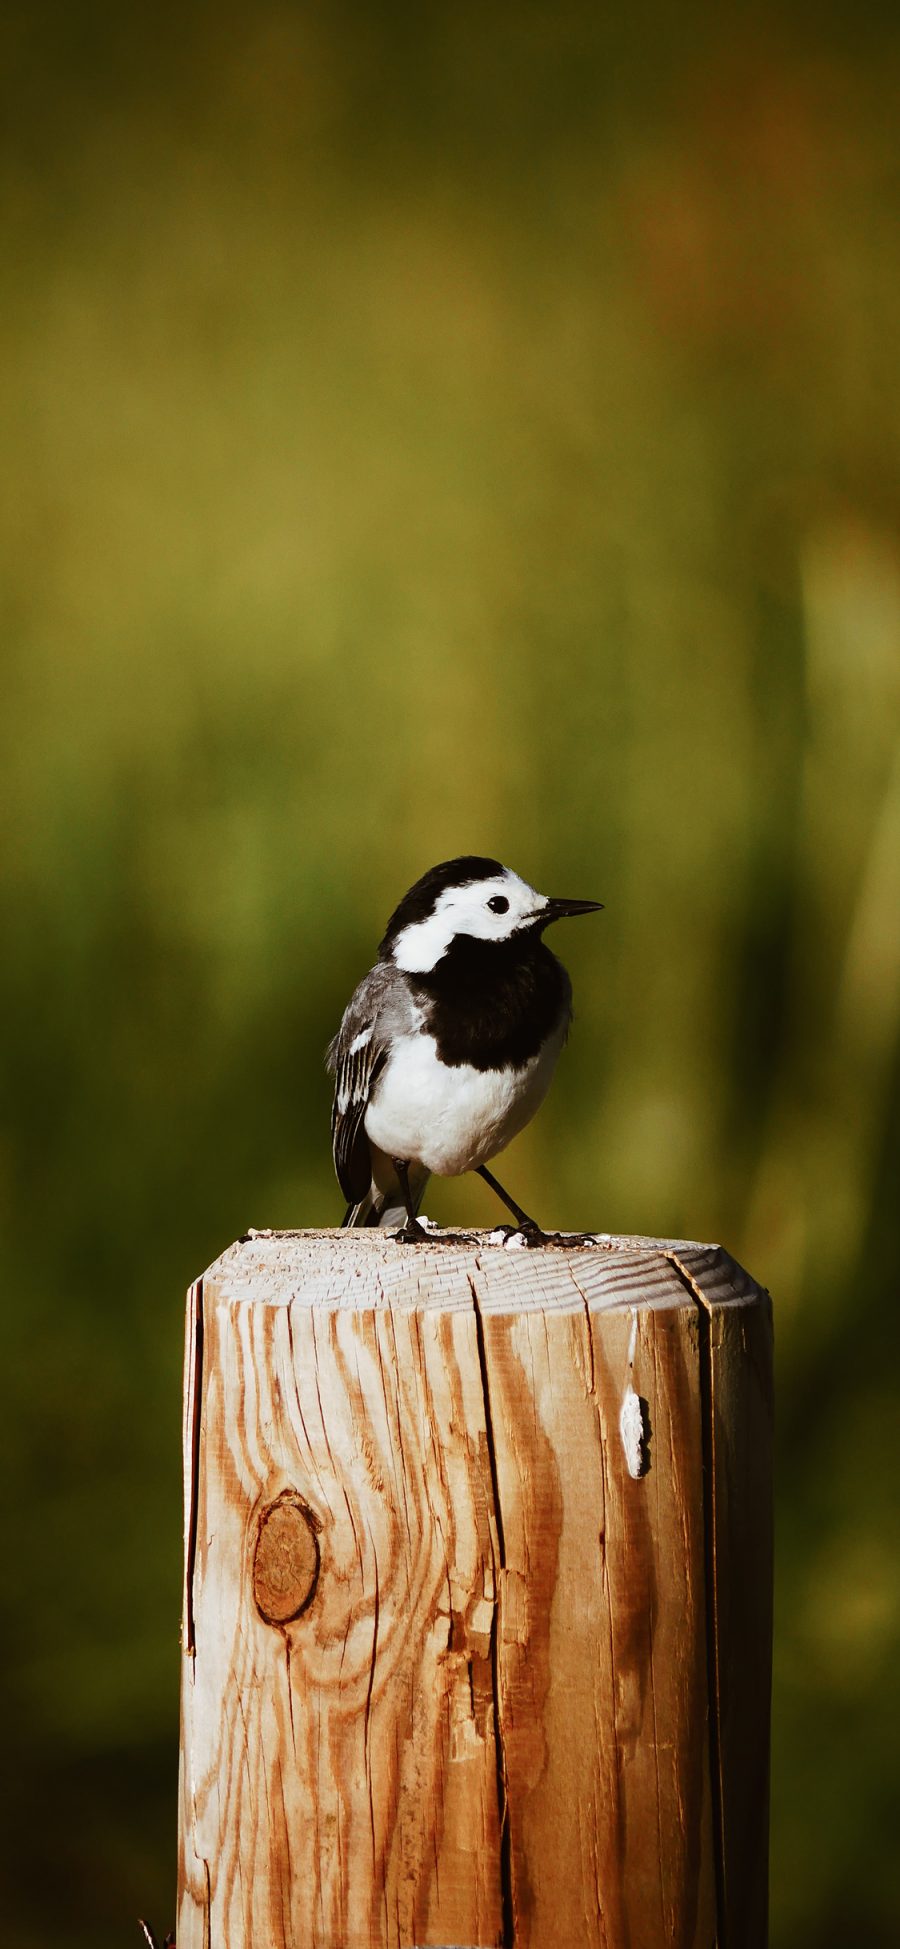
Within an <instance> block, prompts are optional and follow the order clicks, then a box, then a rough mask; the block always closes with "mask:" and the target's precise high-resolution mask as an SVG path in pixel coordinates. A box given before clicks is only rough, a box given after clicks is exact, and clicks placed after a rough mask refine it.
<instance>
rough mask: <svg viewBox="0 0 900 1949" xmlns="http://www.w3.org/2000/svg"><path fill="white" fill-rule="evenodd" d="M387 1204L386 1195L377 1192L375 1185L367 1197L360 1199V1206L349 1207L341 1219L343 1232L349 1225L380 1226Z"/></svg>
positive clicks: (367, 1193)
mask: <svg viewBox="0 0 900 1949" xmlns="http://www.w3.org/2000/svg"><path fill="white" fill-rule="evenodd" d="M386 1203H387V1199H386V1198H385V1196H384V1193H383V1192H382V1191H377V1190H376V1188H375V1186H374V1184H373V1186H372V1189H371V1191H367V1192H366V1195H365V1197H364V1198H360V1201H359V1204H357V1205H348V1206H347V1209H346V1211H345V1213H344V1216H343V1218H342V1219H341V1230H342V1231H343V1229H344V1227H345V1226H349V1225H380V1224H381V1214H382V1212H383V1210H384V1207H385V1205H386Z"/></svg>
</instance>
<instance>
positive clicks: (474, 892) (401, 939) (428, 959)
mask: <svg viewBox="0 0 900 1949" xmlns="http://www.w3.org/2000/svg"><path fill="white" fill-rule="evenodd" d="M492 900H493V901H494V902H495V903H496V907H492V906H491V904H490V903H491V901H492ZM501 902H504V903H505V905H503V906H502V907H501ZM546 905H547V896H546V894H544V893H536V892H535V889H534V887H530V886H529V885H528V884H527V882H526V881H525V880H520V879H519V875H518V873H513V872H511V871H510V870H509V868H507V869H506V870H505V871H504V872H503V873H497V874H495V875H494V876H493V878H492V879H490V880H473V881H472V882H471V884H470V885H469V886H464V887H447V889H446V890H445V892H444V893H441V894H439V895H438V898H437V901H436V904H435V909H434V913H433V914H429V916H428V919H427V920H418V921H414V922H413V924H412V925H411V926H410V927H404V929H403V932H402V934H398V936H397V939H396V940H395V942H394V946H393V951H392V952H393V960H394V962H395V964H396V966H397V967H398V968H403V969H404V970H405V972H406V973H407V974H428V973H429V972H430V970H431V969H432V968H434V967H436V966H437V963H438V962H439V961H440V960H441V958H442V956H443V955H445V954H446V952H447V949H448V947H449V946H450V943H451V941H452V940H454V939H455V937H456V935H457V934H467V935H469V936H470V937H471V938H472V939H473V940H476V941H508V940H509V938H510V936H511V935H512V934H515V933H516V932H517V930H518V929H519V928H520V927H525V926H527V925H528V924H529V922H530V921H532V920H534V919H535V917H536V915H538V914H539V913H541V911H542V910H543V908H544V907H546ZM496 908H500V911H499V912H498V911H496Z"/></svg>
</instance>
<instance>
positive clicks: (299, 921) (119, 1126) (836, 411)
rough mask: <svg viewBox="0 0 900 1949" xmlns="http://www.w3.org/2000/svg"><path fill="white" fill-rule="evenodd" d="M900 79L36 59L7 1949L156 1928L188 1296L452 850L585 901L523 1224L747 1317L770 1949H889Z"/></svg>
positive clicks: (615, 47) (445, 51)
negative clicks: (773, 1469)
mask: <svg viewBox="0 0 900 1949" xmlns="http://www.w3.org/2000/svg"><path fill="white" fill-rule="evenodd" d="M897 26H898V16H897V14H896V11H895V10H893V9H887V8H879V7H876V6H874V5H871V4H866V0H858V4H857V5H855V6H854V7H853V8H851V7H850V6H849V5H847V6H844V7H838V6H835V5H833V4H829V0H824V4H822V5H820V6H819V7H817V8H813V7H812V6H809V5H801V4H796V5H792V4H790V0H789V4H787V5H778V6H775V5H774V4H772V5H771V6H767V5H765V4H763V6H761V7H755V8H742V7H738V8H737V9H725V10H722V9H714V8H712V7H711V6H709V7H696V6H693V7H692V6H691V5H690V4H688V5H687V6H686V7H681V8H676V9H673V8H666V7H664V6H663V5H662V3H661V0H648V4H646V5H644V6H639V7H629V8H598V7H593V6H589V5H587V4H586V0H584V3H583V4H582V0H570V3H567V0H562V4H560V5H555V6H552V7H551V6H548V5H536V4H534V3H533V0H517V3H516V5H514V6H513V5H512V4H506V0H502V3H501V4H499V5H496V6H491V7H486V8H485V7H480V6H475V5H472V4H470V3H469V0H453V4H450V0H440V4H438V5H437V6H435V7H431V8H425V9H412V8H406V7H405V6H399V5H398V6H396V7H393V8H391V7H388V8H387V9H378V8H372V7H365V8H364V7H362V6H360V7H358V8H354V7H353V6H351V5H350V4H344V5H340V4H338V5H336V6H333V7H330V8H329V7H327V6H326V7H325V8H313V7H311V6H302V7H301V6H294V5H292V4H289V0H282V3H281V4H276V3H275V0H259V3H258V4H256V5H254V6H253V7H239V6H236V5H234V4H232V0H220V3H219V4H217V5H216V6H215V7H213V6H212V5H206V4H204V5H198V6H196V7H190V6H188V7H187V8H186V9H185V8H182V7H179V8H174V7H173V8H171V10H170V9H169V8H168V7H167V6H165V5H159V4H157V5H156V6H154V7H153V8H143V7H141V6H138V7H122V6H121V5H116V6H113V5H112V4H111V0H110V4H103V3H102V0H96V4H94V3H93V0H71V4H67V5H63V4H61V0H60V4H59V5H52V4H47V0H12V3H11V4H10V5H8V6H7V7H5V8H4V10H3V19H2V27H0V36H2V61H0V68H2V73H3V76H4V86H5V89H6V93H7V100H6V103H5V107H4V112H3V116H2V136H0V142H2V181H3V192H4V196H3V205H4V213H5V214H4V225H5V236H4V244H3V250H2V256H0V282H2V306H0V368H2V373H3V382H2V389H0V423H2V451H3V471H2V489H0V492H2V548H3V575H2V597H0V600H2V605H3V625H2V656H3V670H4V674H3V691H2V698H3V712H2V725H0V739H2V783H3V793H4V798H5V801H6V808H7V811H6V817H5V819H4V822H3V828H2V837H0V848H2V867H3V904H2V914H3V953H2V967H0V982H2V1024H3V1032H4V1043H5V1063H4V1074H3V1098H2V1127H0V1200H2V1216H3V1223H4V1232H5V1267H6V1276H5V1290H6V1295H7V1298H6V1308H5V1315H4V1318H5V1325H4V1350H3V1370H4V1380H5V1385H6V1403H5V1407H4V1411H3V1416H2V1423H0V1427H2V1442H3V1449H2V1458H3V1466H2V1491H3V1499H4V1505H5V1508H4V1519H5V1525H6V1531H5V1538H6V1540H5V1546H4V1563H5V1568H6V1575H5V1577H4V1580H3V1583H4V1591H3V1608H2V1614H0V1621H2V1640H0V1642H2V1667H0V1669H2V1683H3V1691H4V1699H3V1709H2V1710H3V1726H4V1748H5V1752H4V1759H5V1767H4V1772H5V1776H6V1781H7V1786H8V1789H9V1790H10V1791H9V1805H8V1807H7V1810H6V1812H5V1815H4V1820H3V1836H4V1842H5V1843H6V1846H7V1849H8V1857H9V1871H8V1879H7V1887H6V1891H5V1893H4V1895H3V1898H2V1914H3V1922H2V1933H3V1940H4V1943H5V1944H7V1945H9V1949H49V1945H59V1949H75V1946H76V1945H84V1949H87V1945H90V1949H107V1945H108V1949H113V1945H118V1944H126V1945H127V1944H129V1943H134V1942H136V1939H137V1938H136V1931H135V1928H134V1923H133V1917H134V1915H135V1914H136V1913H137V1911H138V1910H143V1911H144V1912H148V1911H149V1912H150V1913H151V1914H152V1915H154V1916H155V1918H156V1920H157V1924H158V1925H161V1926H162V1927H164V1926H165V1925H166V1923H167V1922H168V1920H170V1919H171V1916H172V1914H173V1912H174V1896H173V1882H174V1853H175V1849H174V1841H175V1773H176V1763H177V1685H178V1622H179V1571H180V1501H179V1466H180V1463H179V1381H180V1356H181V1307H182V1293H183V1289H184V1287H185V1285H186V1283H187V1281H188V1279H189V1277H190V1276H192V1275H193V1274H195V1273H196V1272H198V1271H199V1270H200V1269H201V1268H202V1266H203V1265H204V1264H205V1263H206V1262H208V1260H209V1259H210V1258H211V1257H213V1256H214V1255H215V1254H216V1252H217V1251H218V1250H219V1249H220V1248H221V1247H223V1246H224V1245H225V1244H227V1243H228V1242H229V1240H230V1239H232V1238H233V1237H234V1236H235V1235H236V1234H237V1233H238V1232H240V1231H242V1230H243V1229H245V1228H246V1226H247V1225H248V1224H257V1225H266V1224H269V1225H297V1224H328V1223H333V1222H335V1220H336V1218H337V1216H338V1214H339V1210H340V1200H339V1197H338V1193H337V1190H336V1187H335V1185H334V1183H333V1180H332V1176H331V1169H330V1159H329V1145H328V1108H329V1099H328V1090H327V1085H326V1079H325V1077H324V1074H323V1070H322V1060H321V1058H322V1050H323V1047H324V1044H325V1043H326V1041H327V1039H328V1037H329V1035H330V1033H331V1032H332V1030H333V1028H334V1026H335V1023H336V1020H337V1016H338V1012H339V1009H340V1007H341V1005H342V1002H343V1000H344V998H345V996H346V994H347V993H348V991H349V989H350V987H351V985H352V983H353V982H354V980H355V979H356V978H357V977H358V975H359V974H360V973H361V972H362V970H363V968H364V967H365V966H366V965H367V964H368V960H369V957H370V955H371V952H372V948H373V945H374V943H375V941H376V940H377V939H378V936H379V932H380V928H381V924H382V922H383V920H384V918H385V916H386V914H387V912H388V911H389V909H390V907H391V906H392V904H393V903H394V901H395V899H396V897H397V895H398V893H399V892H400V891H401V890H402V889H403V888H404V886H405V885H406V884H407V883H408V882H409V881H410V880H411V879H412V878H414V877H415V876H416V874H417V873H418V872H419V871H421V870H422V869H423V868H424V867H425V866H427V865H429V864H431V863H432V862H433V861H434V860H436V859H439V858H441V857H444V856H446V855H448V854H451V853H456V852H464V851H469V850H474V851H479V852H493V853H497V854H499V855H500V856H501V857H503V858H504V859H508V860H509V861H510V862H511V863H512V864H513V865H515V866H516V867H517V868H518V869H519V870H520V871H522V872H524V873H525V874H527V875H528V876H529V877H530V878H532V879H534V880H535V881H536V882H537V883H538V884H539V885H541V886H545V887H546V888H548V889H549V890H550V891H553V892H558V893H564V894H569V893H571V894H575V895H586V896H594V897H597V898H600V899H603V900H604V901H605V902H606V912H605V914H604V915H603V917H602V919H601V920H599V921H598V922H597V924H596V925H593V924H592V925H591V926H590V927H587V926H585V927H584V928H583V929H575V928H573V929H572V932H571V934H570V935H567V936H566V940H565V954H566V958H567V960H568V962H569V965H570V967H571V969H572V973H573V977H574V981H575V990H576V1000H577V1005H578V1021H577V1029H576V1039H575V1041H574V1043H573V1046H572V1048H571V1050H570V1052H569V1055H568V1057H567V1058H566V1060H565V1061H564V1063H563V1065H562V1068H561V1071H560V1074H559V1077H558V1081H557V1085H556V1087H555V1090H554V1093H553V1096H552V1098H551V1100H550V1101H549V1103H548V1105H547V1107H546V1109H545V1110H544V1112H543V1113H542V1115H541V1117H540V1118H539V1120H538V1121H537V1123H536V1124H535V1125H534V1126H533V1127H532V1128H531V1130H530V1131H529V1132H528V1133H527V1134H526V1136H525V1137H523V1138H522V1139H521V1140H520V1141H519V1143H518V1145H517V1146H516V1149H515V1155H514V1158H513V1157H511V1159H510V1162H509V1164H508V1167H507V1174H508V1176H509V1179H510V1182H511V1183H512V1184H513V1185H514V1187H515V1190H516V1193H517V1195H518V1196H519V1197H520V1198H522V1199H523V1200H524V1202H525V1203H526V1205H529V1206H534V1207H536V1208H537V1209H538V1210H539V1212H540V1213H541V1215H542V1216H543V1217H544V1219H545V1220H546V1221H547V1222H549V1223H556V1224H561V1225H573V1226H581V1225H590V1226H596V1227H602V1228H604V1229H608V1230H620V1229H636V1230H640V1231H646V1232H651V1233H659V1232H674V1233H676V1234H688V1235H691V1236H695V1237H704V1238H722V1239H724V1240H725V1242H726V1243H727V1244H728V1245H729V1246H730V1247H731V1249H732V1250H733V1251H734V1252H735V1253H736V1255H737V1256H738V1257H740V1258H741V1259H743V1260H744V1261H745V1262H746V1263H747V1264H748V1265H749V1267H750V1268H751V1269H752V1271H753V1272H754V1273H755V1274H756V1275H757V1277H759V1278H760V1279H761V1280H763V1281H764V1282H765V1283H767V1284H768V1285H770V1287H771V1288H772V1290H773V1293H774V1296H775V1303H776V1323H777V1338H778V1361H779V1430H780V1463H779V1546H778V1590H779V1597H778V1637H777V1647H776V1668H775V1774H774V1793H773V1815H774V1834H773V1932H774V1942H775V1944H776V1949H847V1946H848V1945H849V1944H854V1943H858V1942H863V1941H865V1943H866V1944H867V1949H881V1945H884V1949H887V1945H888V1944H895V1943H896V1942H897V1941H898V1940H900V1881H898V1875H897V1867H896V1861H897V1852H896V1850H897V1834H898V1830H900V1811H898V1802H897V1771H896V1764H897V1762H896V1756H897V1751H898V1747H900V1725H898V1711H897V1702H898V1691H897V1685H896V1670H897V1657H898V1635H900V1550H898V1545H900V1534H898V1531H900V1512H898V1501H897V1493H896V1483H897V1469H896V1459H895V1457H894V1455H893V1443H894V1432H895V1430H896V1428H897V1425H898V1413H900V1386H898V1370H897V1363H896V1354H897V1346H898V1337H900V1295H898V1257H900V1250H898V1231H897V1224H896V1206H897V1185H898V1181H900V1114H898V1092H897V1088H896V1084H897V1071H898V1047H897V1045H898V985H900V549H898V512H900V466H898V454H900V410H898V409H900V366H898V346H900V278H898V267H897V234H898V232H897V224H898V215H900V208H898V205H900V176H898V170H897V100H898V80H900V73H898V68H900V63H898V58H897V56H898V48H897ZM428 1209H429V1210H430V1211H431V1212H432V1214H433V1215H434V1216H436V1217H442V1218H445V1219H448V1220H449V1219H451V1218H452V1219H460V1220H462V1219H471V1220H480V1219H482V1218H483V1217H486V1216H487V1215H488V1214H489V1212H490V1210H491V1206H490V1203H489V1200H488V1195H487V1193H486V1192H484V1191H483V1189H482V1187H481V1186H479V1185H478V1184H476V1183H475V1182H474V1181H470V1180H467V1181H463V1182H460V1183H455V1184H450V1185H447V1186H439V1187H436V1188H435V1190H434V1195H433V1196H432V1195H431V1194H429V1199H428Z"/></svg>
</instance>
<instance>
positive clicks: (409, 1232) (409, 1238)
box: [391, 1157, 428, 1245]
mask: <svg viewBox="0 0 900 1949" xmlns="http://www.w3.org/2000/svg"><path fill="white" fill-rule="evenodd" d="M391 1163H392V1164H393V1166H394V1170H395V1171H396V1173H397V1178H398V1180H399V1184H400V1189H401V1191H402V1193H403V1203H404V1204H405V1206H406V1224H405V1225H401V1227H400V1230H399V1231H398V1232H396V1233H395V1234H394V1236H395V1237H396V1238H399V1239H402V1240H403V1243H404V1244H405V1245H412V1244H413V1243H414V1242H419V1243H421V1242H422V1241H423V1240H424V1241H425V1242H426V1243H427V1241H428V1233H427V1232H426V1230H425V1227H424V1225H420V1224H419V1221H418V1219H417V1217H416V1208H415V1205H414V1203H413V1198H412V1192H411V1191H410V1188H409V1159H408V1158H406V1157H392V1159H391Z"/></svg>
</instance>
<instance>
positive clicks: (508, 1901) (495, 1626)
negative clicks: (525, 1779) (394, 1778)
mask: <svg viewBox="0 0 900 1949" xmlns="http://www.w3.org/2000/svg"><path fill="white" fill-rule="evenodd" d="M469 1290H470V1292H471V1294H472V1306H473V1309H474V1313H475V1339H476V1343H477V1346H478V1366H479V1369H480V1372H481V1391H482V1396H483V1399H484V1426H485V1438H486V1441H487V1452H488V1466H489V1469H490V1475H491V1496H492V1500H493V1504H494V1523H495V1526H496V1530H497V1552H498V1558H499V1561H498V1562H497V1563H496V1564H495V1566H494V1604H493V1610H492V1613H491V1632H490V1661H491V1690H492V1692H493V1695H494V1748H495V1754H496V1761H497V1811H498V1815H499V1819H500V1909H501V1917H502V1930H503V1933H502V1938H501V1940H502V1945H503V1949H514V1945H515V1939H516V1924H515V1904H514V1901H513V1885H512V1837H511V1834H510V1825H509V1784H508V1773H507V1765H506V1750H505V1747H504V1743H503V1719H502V1714H501V1710H500V1642H499V1635H500V1633H499V1625H500V1604H501V1601H502V1595H503V1584H502V1573H503V1572H504V1571H505V1569H506V1543H505V1539H504V1535H503V1511H502V1509H501V1506H500V1482H499V1477H498V1472H497V1449H496V1444H495V1441H494V1418H493V1413H492V1411H491V1388H490V1381H489V1378H488V1364H487V1351H486V1348H485V1343H484V1319H483V1317H482V1312H481V1306H480V1303H479V1299H478V1292H477V1290H476V1286H475V1281H474V1279H473V1278H472V1277H471V1276H470V1277H469ZM491 1553H492V1554H493V1544H492V1545H491ZM498 1572H499V1573H500V1574H498Z"/></svg>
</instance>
